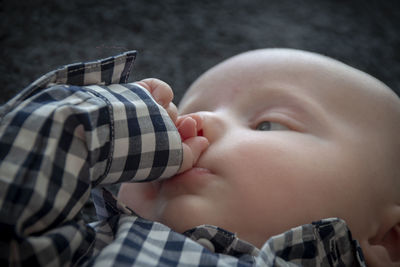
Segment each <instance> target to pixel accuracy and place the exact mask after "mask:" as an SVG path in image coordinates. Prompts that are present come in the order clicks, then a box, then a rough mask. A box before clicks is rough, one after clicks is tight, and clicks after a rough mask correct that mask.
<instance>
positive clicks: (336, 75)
mask: <svg viewBox="0 0 400 267" xmlns="http://www.w3.org/2000/svg"><path fill="white" fill-rule="evenodd" d="M261 89H264V90H261ZM279 90H282V92H284V91H288V92H290V91H291V93H294V94H297V95H305V96H306V95H311V96H314V97H316V98H319V100H320V101H323V100H324V99H325V100H330V99H331V98H335V97H336V98H337V97H338V96H341V97H342V98H343V99H342V101H344V100H346V99H347V100H349V99H352V100H355V99H356V98H360V100H361V99H363V98H365V97H366V96H369V95H372V94H374V95H376V97H378V96H379V95H380V94H385V93H387V92H384V91H387V90H389V91H390V89H388V88H387V87H386V86H385V85H384V84H383V83H381V82H379V81H378V80H376V79H375V78H373V77H371V76H370V75H368V74H366V73H364V72H361V71H359V70H356V69H354V68H352V67H350V66H347V65H345V64H343V63H341V62H339V61H336V60H333V59H331V58H328V57H325V56H321V55H318V54H314V53H310V52H304V51H297V50H290V49H264V50H256V51H250V52H247V53H243V54H240V55H238V56H235V57H233V58H231V59H228V60H226V61H225V62H223V63H221V64H219V65H217V66H216V67H214V68H212V69H210V70H209V71H207V72H206V73H205V74H203V75H202V76H200V78H199V79H198V80H197V81H196V82H195V83H194V84H193V85H192V86H191V88H190V90H189V92H188V93H187V94H186V95H189V96H190V95H192V96H198V97H201V96H207V97H210V96H211V95H213V96H214V97H217V98H218V97H219V95H222V96H224V97H222V96H220V98H221V99H223V98H226V97H227V96H229V95H230V94H237V93H240V92H242V91H244V92H246V93H247V94H248V96H250V97H251V96H253V97H254V98H257V97H259V95H260V94H271V93H272V92H275V93H276V91H279ZM253 91H256V93H254V92H253ZM345 96H347V98H344V97H345ZM183 100H185V98H184V99H183ZM371 100H373V98H370V97H367V98H366V99H363V101H364V102H365V101H371ZM183 102H184V101H183Z"/></svg>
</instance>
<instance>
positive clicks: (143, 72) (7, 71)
mask: <svg viewBox="0 0 400 267" xmlns="http://www.w3.org/2000/svg"><path fill="white" fill-rule="evenodd" d="M0 12H1V13H0V22H1V31H0V42H1V43H0V44H1V54H0V56H1V63H0V73H1V74H0V84H1V93H0V104H1V103H3V102H4V101H6V100H7V99H8V98H9V97H11V96H12V95H13V94H15V93H16V92H17V91H18V90H21V89H22V88H23V87H25V86H27V85H28V84H29V83H30V82H31V81H33V80H35V79H36V78H38V77H39V76H41V75H42V74H44V73H46V72H48V71H51V70H52V69H54V68H56V67H58V66H61V65H64V64H68V63H74V62H80V61H87V60H94V59H98V58H101V57H108V56H111V55H114V54H117V53H119V52H123V51H127V50H132V49H135V50H138V52H139V55H138V58H137V61H136V63H135V68H134V71H133V77H132V78H131V81H133V80H138V79H141V78H145V77H157V78H160V79H163V80H165V81H166V82H168V83H169V84H170V85H171V86H172V87H173V88H174V90H175V93H176V101H175V102H178V101H179V99H180V98H181V96H182V94H183V92H184V91H185V89H186V88H187V87H188V86H189V85H190V84H191V82H193V81H194V79H195V78H196V77H197V76H199V75H200V74H201V73H202V72H204V71H205V70H206V69H208V68H210V67H212V66H213V65H215V64H216V63H218V62H220V61H221V60H223V59H225V58H227V57H230V56H232V55H235V54H237V53H240V52H243V51H246V50H251V49H256V48H265V47H290V48H297V49H304V50H309V51H314V52H318V53H322V54H324V55H328V56H331V57H333V58H336V59H339V60H341V61H344V62H345V63H347V64H349V65H352V66H354V67H356V68H359V69H361V70H363V71H365V72H367V73H369V74H371V75H373V76H375V77H377V78H378V79H380V80H382V81H383V82H384V83H386V84H387V85H388V86H390V87H391V88H393V89H394V90H395V91H396V92H397V93H398V94H399V90H400V89H399V87H400V34H399V29H400V1H398V0H354V1H344V0H270V1H268V0H265V1H262V0H247V1H234V0H221V1H219V0H204V1H200V0H199V1H188V0H186V1H185V0H162V1H152V0H121V1H101V0H87V1H84V0H68V1H66V0H52V1H44V0H42V1H40V0H32V1H14V0H3V1H2V2H1V10H0Z"/></svg>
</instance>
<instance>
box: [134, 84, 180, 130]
mask: <svg viewBox="0 0 400 267" xmlns="http://www.w3.org/2000/svg"><path fill="white" fill-rule="evenodd" d="M136 83H137V84H138V85H140V86H142V87H144V88H145V89H146V90H147V91H149V92H150V94H151V95H152V96H153V98H154V99H155V100H156V102H157V103H158V104H159V105H161V106H162V107H163V108H165V110H166V111H167V112H168V115H169V116H170V117H171V120H172V121H173V122H174V123H175V122H176V119H177V117H178V110H177V108H176V106H175V105H174V103H172V99H173V98H174V93H173V91H172V89H171V87H170V86H169V85H168V84H167V83H166V82H163V81H161V80H159V79H155V78H148V79H144V80H141V81H139V82H136Z"/></svg>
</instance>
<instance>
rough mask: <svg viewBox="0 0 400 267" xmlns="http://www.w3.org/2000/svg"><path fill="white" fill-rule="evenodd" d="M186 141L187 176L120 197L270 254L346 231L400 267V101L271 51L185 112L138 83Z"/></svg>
mask: <svg viewBox="0 0 400 267" xmlns="http://www.w3.org/2000/svg"><path fill="white" fill-rule="evenodd" d="M139 84H140V85H142V86H143V87H145V88H147V89H148V90H149V91H150V92H151V93H152V95H153V96H154V98H155V99H158V101H159V103H161V105H162V106H163V107H164V108H166V109H167V110H168V112H169V114H170V116H171V119H172V120H173V121H174V122H175V124H176V126H177V128H178V130H179V133H180V134H181V137H182V140H183V151H184V160H183V164H182V168H181V170H180V174H178V175H177V176H174V177H172V178H170V179H167V180H165V181H162V182H156V183H147V184H124V185H123V186H122V187H121V190H120V193H119V198H120V199H121V200H122V201H123V202H125V203H126V204H127V205H128V206H130V207H131V208H132V209H134V210H135V211H136V212H137V213H138V214H140V215H141V216H143V217H144V218H147V219H150V220H154V221H159V222H161V223H163V224H165V225H167V226H169V227H171V228H172V229H174V230H175V231H177V232H182V231H185V230H187V229H190V228H192V227H195V226H198V225H201V224H212V225H216V226H219V227H222V228H224V229H226V230H229V231H231V232H235V233H237V235H238V237H239V238H242V239H244V240H246V241H248V242H251V243H253V244H254V245H256V246H258V247H262V246H263V244H264V243H265V241H266V240H268V238H270V237H271V236H273V235H277V234H280V233H282V232H284V231H287V230H288V229H290V228H291V227H295V226H299V225H303V224H307V223H310V222H312V221H316V220H320V219H323V218H329V217H339V218H341V219H343V220H345V221H346V223H347V225H348V226H349V228H350V230H351V232H352V234H353V237H354V238H355V239H357V240H358V241H359V242H360V244H361V247H362V249H363V252H364V254H365V256H366V260H367V264H368V265H369V266H399V265H400V253H399V252H400V169H399V159H400V135H399V133H400V100H399V97H398V96H396V95H395V94H394V93H393V92H392V91H391V90H390V88H388V87H387V86H386V85H384V84H383V83H382V82H380V81H378V80H377V79H375V78H373V77H371V76H370V75H368V74H366V73H364V72H361V71H359V70H357V69H354V68H352V67H350V66H347V65H345V64H343V63H341V62H338V61H336V60H333V59H331V58H327V57H324V56H321V55H318V54H314V53H309V52H304V51H296V50H290V49H263V50H256V51H250V52H247V53H243V54H240V55H238V56H235V57H232V58H230V59H228V60H226V61H224V62H222V63H220V64H218V65H217V66H215V67H213V68H211V69H210V70H208V71H207V72H206V73H204V74H203V75H201V76H200V77H199V78H198V79H197V80H196V81H195V82H194V83H193V84H192V86H191V87H190V88H189V90H188V92H187V93H186V94H185V96H184V98H183V99H182V101H181V103H180V105H179V114H180V116H178V115H177V114H178V113H177V111H176V107H175V106H174V105H173V104H172V103H171V101H172V90H170V88H169V86H168V85H166V84H165V83H163V82H161V81H159V80H147V81H146V80H145V81H141V82H139Z"/></svg>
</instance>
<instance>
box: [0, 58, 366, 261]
mask: <svg viewBox="0 0 400 267" xmlns="http://www.w3.org/2000/svg"><path fill="white" fill-rule="evenodd" d="M135 56H136V52H134V51H131V52H126V53H124V54H121V55H118V56H115V57H111V58H107V59H103V60H99V61H94V62H89V63H78V64H73V65H67V66H64V67H62V68H60V69H58V70H55V71H53V72H50V73H49V74H47V75H45V76H43V77H42V78H40V79H38V80H37V81H35V82H34V83H32V84H31V85H30V86H28V87H27V88H26V89H24V90H23V91H22V92H21V93H19V94H18V95H17V96H16V97H14V98H13V99H11V100H10V101H9V102H8V103H6V104H5V105H4V106H2V107H1V108H0V229H1V235H0V265H1V266H9V265H11V266H20V265H23V266H69V265H77V266H81V265H90V266H91V265H97V266H132V265H135V266H255V265H257V266H299V265H303V266H353V265H354V266H357V265H358V266H365V264H364V260H363V256H362V252H361V248H360V246H359V244H358V243H357V242H356V241H354V240H353V239H352V237H351V234H350V232H349V230H348V229H347V227H346V224H345V222H343V221H342V220H340V219H326V220H322V221H320V222H315V223H312V224H307V225H303V226H299V227H297V228H294V229H291V230H289V231H287V232H285V233H283V234H281V235H278V236H274V237H272V238H271V239H269V240H268V241H267V242H266V243H265V245H264V246H263V247H262V248H261V249H258V248H256V247H254V246H252V245H251V244H249V243H247V242H245V241H243V240H240V239H238V238H237V237H236V235H235V234H234V233H230V232H228V231H225V230H223V229H221V228H218V227H215V226H210V225H203V226H198V227H196V228H194V229H189V230H188V231H186V232H185V233H183V234H181V233H177V232H175V231H173V230H171V229H170V228H168V227H167V226H165V225H162V224H160V223H157V222H152V221H148V220H145V219H143V218H140V217H138V216H137V215H136V214H135V213H134V212H133V211H131V210H130V209H128V208H127V207H125V206H124V205H123V204H122V203H119V202H118V201H117V200H116V198H115V197H114V196H113V195H112V194H111V193H110V192H108V191H107V190H106V189H104V188H103V186H104V185H107V184H111V183H121V182H125V181H132V182H135V181H151V180H154V179H165V178H168V177H171V176H173V175H174V174H175V173H176V172H177V170H178V169H179V167H180V164H181V162H182V144H181V140H180V137H179V133H178V132H177V130H176V128H175V126H174V125H173V122H172V121H171V120H170V119H169V117H168V114H167V112H166V111H165V110H164V109H163V108H162V107H161V106H159V105H158V104H157V103H156V102H155V101H154V100H153V99H152V97H151V95H150V94H149V93H148V92H147V91H146V90H144V89H143V88H141V87H140V86H138V85H136V84H134V83H127V79H128V75H129V73H130V70H131V67H132V64H133V62H134V59H135ZM90 192H92V196H93V200H94V203H95V205H96V211H97V213H98V216H99V221H98V222H94V223H91V224H85V223H84V221H83V220H82V219H81V218H80V211H81V210H82V207H83V206H84V204H85V203H86V202H87V200H88V198H89V195H90Z"/></svg>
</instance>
